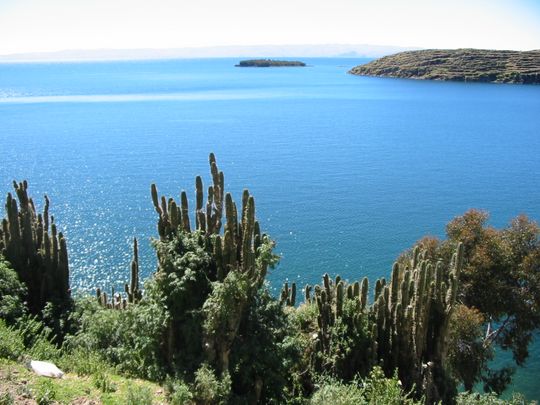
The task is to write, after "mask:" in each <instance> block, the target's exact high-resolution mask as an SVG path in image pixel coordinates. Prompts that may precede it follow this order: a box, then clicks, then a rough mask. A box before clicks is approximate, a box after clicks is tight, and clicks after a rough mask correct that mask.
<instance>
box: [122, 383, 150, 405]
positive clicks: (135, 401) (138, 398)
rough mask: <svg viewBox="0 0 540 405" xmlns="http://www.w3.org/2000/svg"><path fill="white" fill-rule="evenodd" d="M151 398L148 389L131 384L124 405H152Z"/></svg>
mask: <svg viewBox="0 0 540 405" xmlns="http://www.w3.org/2000/svg"><path fill="white" fill-rule="evenodd" d="M153 398H154V396H153V394H152V391H151V390H150V388H148V387H141V386H139V385H135V384H131V385H129V386H128V390H127V395H126V405H152V401H153Z"/></svg>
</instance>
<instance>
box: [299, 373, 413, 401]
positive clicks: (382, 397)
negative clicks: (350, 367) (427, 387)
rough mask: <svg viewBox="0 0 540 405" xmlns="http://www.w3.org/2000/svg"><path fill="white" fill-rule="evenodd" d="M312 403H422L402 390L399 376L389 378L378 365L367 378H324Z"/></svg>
mask: <svg viewBox="0 0 540 405" xmlns="http://www.w3.org/2000/svg"><path fill="white" fill-rule="evenodd" d="M309 403H310V404H311V405H324V404H332V405H379V404H384V405H422V404H423V401H418V402H417V401H414V400H413V399H411V397H410V395H409V394H407V393H405V392H403V390H402V388H401V382H400V381H399V380H398V378H397V376H394V377H393V378H386V377H385V376H384V373H383V371H382V369H381V368H380V367H375V368H374V369H373V370H372V371H371V373H370V375H369V377H368V378H366V379H364V380H356V379H355V380H353V381H352V382H351V383H348V384H346V383H343V382H342V381H340V380H336V379H334V378H329V377H326V378H322V380H321V381H320V383H319V384H318V388H317V390H316V391H315V393H314V394H313V397H312V398H311V401H310V402H309Z"/></svg>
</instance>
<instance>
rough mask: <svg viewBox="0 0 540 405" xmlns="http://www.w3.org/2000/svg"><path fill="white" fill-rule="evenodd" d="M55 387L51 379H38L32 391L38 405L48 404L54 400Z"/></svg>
mask: <svg viewBox="0 0 540 405" xmlns="http://www.w3.org/2000/svg"><path fill="white" fill-rule="evenodd" d="M56 396H57V393H56V389H55V387H54V384H53V383H52V381H51V380H49V379H47V378H44V379H41V380H40V381H39V383H38V384H37V386H36V389H35V392H34V398H35V400H36V402H37V403H38V405H50V404H53V403H54V401H55V400H56Z"/></svg>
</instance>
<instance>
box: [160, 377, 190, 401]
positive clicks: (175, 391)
mask: <svg viewBox="0 0 540 405" xmlns="http://www.w3.org/2000/svg"><path fill="white" fill-rule="evenodd" d="M165 389H166V392H167V400H168V401H169V403H170V404H171V405H191V404H193V403H194V402H193V394H192V393H191V389H190V387H189V386H188V385H187V384H185V383H184V382H183V381H180V380H171V379H169V380H167V381H166V382H165Z"/></svg>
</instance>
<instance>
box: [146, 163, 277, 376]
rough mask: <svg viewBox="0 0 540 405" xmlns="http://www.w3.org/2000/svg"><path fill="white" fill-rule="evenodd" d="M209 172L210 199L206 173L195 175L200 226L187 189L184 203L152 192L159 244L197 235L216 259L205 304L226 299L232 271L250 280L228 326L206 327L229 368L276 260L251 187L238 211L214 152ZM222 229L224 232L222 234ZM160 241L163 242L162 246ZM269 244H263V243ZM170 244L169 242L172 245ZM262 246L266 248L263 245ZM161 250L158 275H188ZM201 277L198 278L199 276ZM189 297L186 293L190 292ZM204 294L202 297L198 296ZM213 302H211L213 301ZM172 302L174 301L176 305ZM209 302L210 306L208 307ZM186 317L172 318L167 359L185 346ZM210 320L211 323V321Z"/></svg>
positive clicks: (212, 354) (213, 350)
mask: <svg viewBox="0 0 540 405" xmlns="http://www.w3.org/2000/svg"><path fill="white" fill-rule="evenodd" d="M209 164H210V173H211V177H212V185H211V186H209V187H208V189H207V193H206V203H205V202H204V200H205V196H204V190H205V189H204V184H203V180H202V178H201V177H199V176H198V177H197V178H196V179H195V212H194V214H193V218H194V219H195V229H192V228H191V227H190V217H189V207H188V198H187V194H186V192H185V191H183V192H182V194H181V202H180V206H179V205H178V204H177V203H176V202H175V201H174V199H172V198H169V199H166V198H165V197H161V198H159V196H158V191H157V187H156V186H155V185H152V187H151V195H152V201H153V204H154V207H155V209H156V212H157V213H158V215H159V218H158V232H159V237H160V242H159V243H160V244H162V245H163V246H165V245H167V244H170V243H171V242H174V240H175V238H177V237H178V236H179V235H192V236H195V237H196V238H198V240H199V242H200V243H199V245H200V246H203V247H204V250H205V251H206V253H207V254H208V255H209V257H210V258H211V262H210V263H209V265H205V266H201V267H200V270H198V271H203V272H205V274H204V277H203V279H205V280H209V281H210V282H212V283H214V284H212V285H211V286H210V288H209V289H208V291H206V292H204V291H201V294H203V295H204V294H209V295H208V296H204V297H202V303H204V302H205V300H206V301H208V300H210V301H212V300H218V299H221V298H220V297H219V296H218V295H219V294H220V293H221V291H222V288H221V286H223V285H224V284H225V283H226V282H227V280H228V278H229V275H230V274H231V272H234V274H233V275H232V276H236V275H238V274H241V275H242V279H243V280H246V281H247V284H248V290H247V291H246V293H245V294H241V295H239V298H238V299H237V300H234V302H233V303H232V304H231V303H229V305H231V307H230V308H228V310H229V312H230V313H229V314H228V316H227V317H226V319H223V320H222V321H223V325H221V326H220V327H219V328H218V327H213V329H212V330H210V329H208V328H207V330H205V337H204V339H205V342H204V347H206V348H207V350H206V351H207V353H208V359H209V361H210V362H211V363H212V362H214V364H215V365H216V368H217V369H218V370H221V371H225V370H227V368H228V353H229V352H230V348H231V345H232V343H233V341H234V339H235V337H236V334H237V331H238V327H239V325H240V321H241V320H242V316H243V314H244V312H245V308H246V306H247V305H248V304H249V302H250V300H251V299H252V297H253V295H254V294H255V292H256V291H257V289H258V288H259V287H260V286H261V285H262V283H263V281H264V279H265V276H266V272H267V267H268V265H269V264H270V262H271V261H272V255H271V253H269V249H268V248H267V247H268V246H269V244H270V245H271V242H270V240H269V239H268V238H267V237H266V235H264V234H262V233H261V231H260V226H259V223H258V222H257V221H256V219H255V200H254V198H253V196H251V195H250V194H249V192H248V191H247V190H244V192H243V195H242V207H241V209H240V210H239V209H238V208H237V205H236V204H235V203H234V201H233V199H232V196H231V195H230V194H229V193H225V181H224V176H223V172H221V171H219V169H218V166H217V163H216V159H215V156H214V155H213V154H210V157H209ZM224 214H225V224H224V226H223V223H222V221H223V215H224ZM222 229H223V233H221V232H222ZM159 243H158V245H159ZM263 245H264V246H263ZM167 246H169V245H167ZM262 247H263V248H262ZM157 253H158V275H159V273H160V272H161V273H165V272H174V273H175V277H183V275H184V272H185V271H186V269H184V268H182V265H180V267H178V266H176V265H171V262H170V260H169V257H168V255H169V254H170V250H167V249H160V248H158V249H157ZM184 253H185V252H183V251H182V248H181V247H180V248H179V250H178V252H175V253H174V254H179V255H182V254H184ZM195 278H197V277H195ZM186 295H187V294H186ZM191 298H192V300H191V301H189V304H187V303H186V302H184V304H185V305H188V306H189V305H193V306H194V307H193V308H191V311H193V310H197V309H200V307H198V308H196V307H197V305H200V302H195V301H196V300H195V298H194V297H191ZM199 298H200V297H199ZM210 301H208V302H210ZM171 305H173V303H171ZM209 305H210V304H207V307H208V306H209ZM183 319H185V318H184V315H182V314H177V315H175V316H173V317H172V318H171V324H170V326H169V332H168V343H167V347H168V352H169V353H167V355H166V357H169V358H172V357H173V353H172V351H174V347H176V346H178V347H179V345H180V343H179V342H180V341H181V336H177V335H178V334H179V333H180V334H181V333H182V332H181V330H180V329H181V322H182V321H183ZM208 324H210V323H208Z"/></svg>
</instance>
